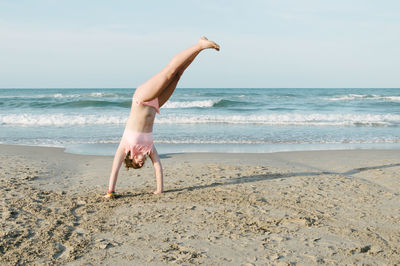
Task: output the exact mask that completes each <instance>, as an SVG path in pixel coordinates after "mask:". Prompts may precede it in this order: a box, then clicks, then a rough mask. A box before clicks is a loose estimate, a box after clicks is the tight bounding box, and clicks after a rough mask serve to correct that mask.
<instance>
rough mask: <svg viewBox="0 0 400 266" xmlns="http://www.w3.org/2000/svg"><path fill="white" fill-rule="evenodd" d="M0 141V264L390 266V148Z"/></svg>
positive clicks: (399, 222) (397, 170) (394, 185)
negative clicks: (69, 146) (125, 163)
mask: <svg viewBox="0 0 400 266" xmlns="http://www.w3.org/2000/svg"><path fill="white" fill-rule="evenodd" d="M111 163H112V158H111V157H102V156H83V155H73V154H67V153H64V152H63V150H62V149H57V148H42V147H28V146H11V145H0V192H1V195H2V197H1V200H0V219H1V222H0V264H17V263H19V264H52V263H57V264H67V265H81V264H89V265H90V264H93V265H98V264H107V265H117V264H118V265H131V264H136V265H143V264H146V265H164V264H168V263H177V264H206V265H265V264H271V265H288V264H291V263H292V264H293V263H296V264H303V265H304V264H306V265H315V264H399V263H400V234H399V232H400V208H399V206H400V150H347V151H313V152H287V153H272V154H207V153H197V154H191V153H190V154H167V155H163V156H162V163H163V166H164V172H165V190H166V191H165V193H164V194H162V195H150V194H148V191H150V190H152V189H154V188H155V179H154V175H153V170H152V166H151V163H149V162H148V163H147V164H146V165H145V167H144V169H141V170H129V171H127V170H125V169H121V174H120V177H119V180H118V184H117V192H118V194H119V197H118V198H116V199H114V200H107V199H104V198H103V197H102V196H103V194H104V192H105V190H106V189H107V184H108V175H109V171H110V169H111Z"/></svg>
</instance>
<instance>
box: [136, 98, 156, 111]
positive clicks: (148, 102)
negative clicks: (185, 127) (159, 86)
mask: <svg viewBox="0 0 400 266" xmlns="http://www.w3.org/2000/svg"><path fill="white" fill-rule="evenodd" d="M132 100H133V101H134V102H135V103H136V104H143V105H147V106H151V107H154V109H156V112H157V113H158V114H159V113H160V104H159V103H158V98H154V99H153V100H151V101H147V102H143V101H141V100H139V99H137V98H136V97H132Z"/></svg>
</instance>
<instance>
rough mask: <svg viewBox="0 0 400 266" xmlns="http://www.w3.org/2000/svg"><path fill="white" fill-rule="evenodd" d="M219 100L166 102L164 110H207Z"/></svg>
mask: <svg viewBox="0 0 400 266" xmlns="http://www.w3.org/2000/svg"><path fill="white" fill-rule="evenodd" d="M218 102H219V101H217V100H204V101H187V102H166V103H165V105H164V106H163V108H194V107H200V108H207V107H212V106H213V105H214V104H216V103H218Z"/></svg>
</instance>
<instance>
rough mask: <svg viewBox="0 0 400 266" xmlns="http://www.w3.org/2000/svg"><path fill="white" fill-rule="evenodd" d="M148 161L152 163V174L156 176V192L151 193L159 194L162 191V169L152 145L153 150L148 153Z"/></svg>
mask: <svg viewBox="0 0 400 266" xmlns="http://www.w3.org/2000/svg"><path fill="white" fill-rule="evenodd" d="M150 159H151V161H152V162H153V167H154V173H155V175H156V182H157V190H155V191H152V192H153V193H154V194H161V193H163V191H164V176H163V169H162V165H161V161H160V156H159V155H158V152H157V150H156V147H154V145H153V150H152V151H151V153H150Z"/></svg>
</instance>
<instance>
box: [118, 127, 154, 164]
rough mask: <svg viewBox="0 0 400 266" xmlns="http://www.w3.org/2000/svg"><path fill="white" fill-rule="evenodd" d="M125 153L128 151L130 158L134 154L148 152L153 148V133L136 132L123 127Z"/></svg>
mask: <svg viewBox="0 0 400 266" xmlns="http://www.w3.org/2000/svg"><path fill="white" fill-rule="evenodd" d="M122 140H123V145H124V151H125V154H127V153H128V152H130V153H131V154H130V156H129V157H130V158H131V159H133V156H134V155H136V154H147V155H148V154H150V152H151V151H152V149H153V133H152V132H148V133H145V132H137V131H133V130H130V129H125V131H124V134H123V135H122Z"/></svg>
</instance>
